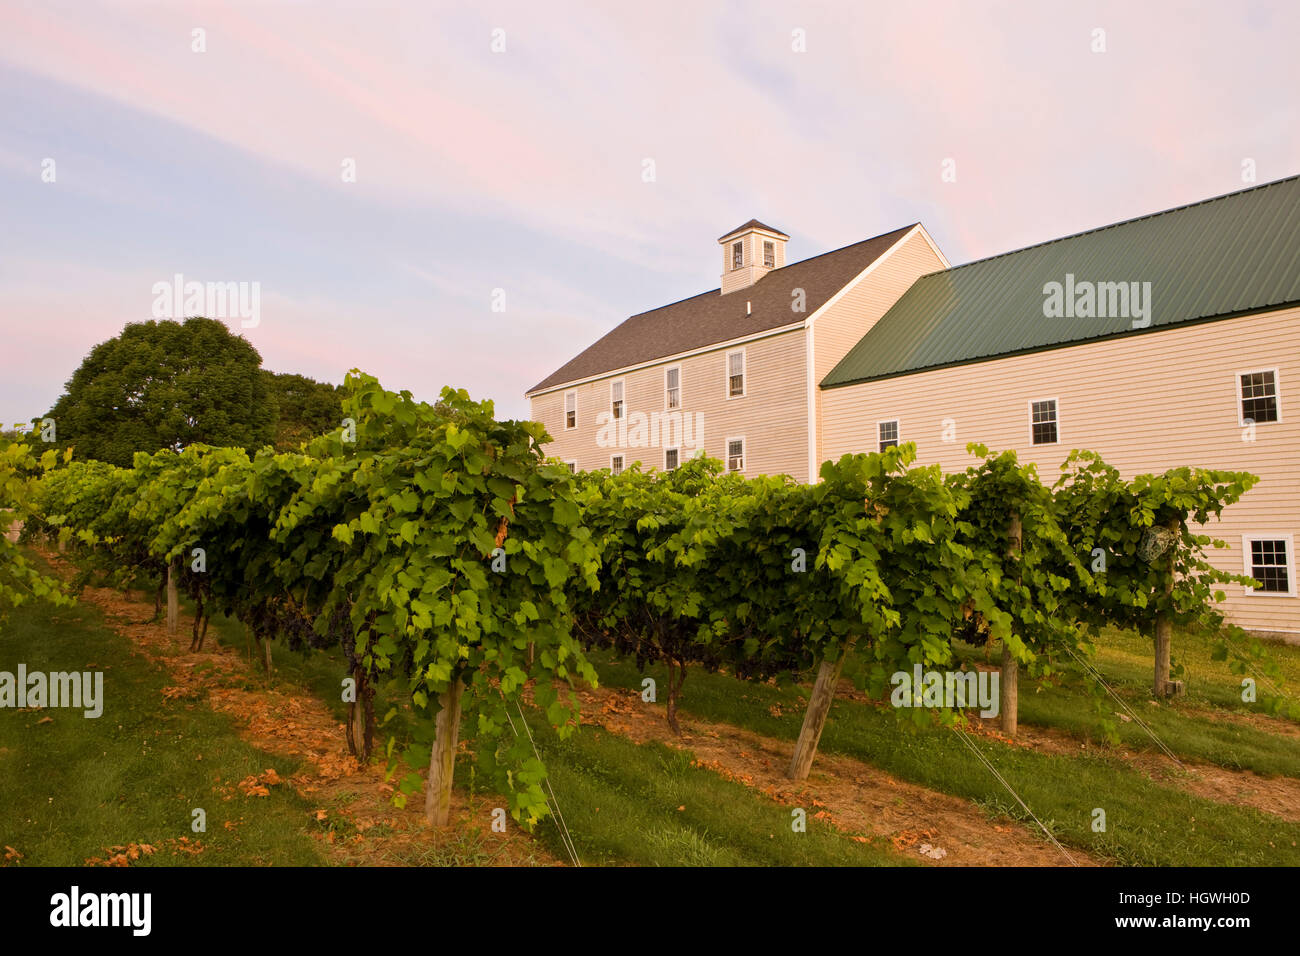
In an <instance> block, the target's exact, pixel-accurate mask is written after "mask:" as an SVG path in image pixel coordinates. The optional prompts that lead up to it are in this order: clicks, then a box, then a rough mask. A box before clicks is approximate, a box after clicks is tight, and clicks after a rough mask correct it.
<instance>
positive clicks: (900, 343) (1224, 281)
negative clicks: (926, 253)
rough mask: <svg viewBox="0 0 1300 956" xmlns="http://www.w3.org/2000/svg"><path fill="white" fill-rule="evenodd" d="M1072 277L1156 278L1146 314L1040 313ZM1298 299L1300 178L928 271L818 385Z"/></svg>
mask: <svg viewBox="0 0 1300 956" xmlns="http://www.w3.org/2000/svg"><path fill="white" fill-rule="evenodd" d="M1067 274H1069V275H1072V276H1073V277H1074V278H1073V283H1074V286H1075V288H1076V289H1078V288H1079V285H1080V283H1083V282H1090V283H1093V284H1094V287H1096V286H1097V285H1098V284H1100V283H1119V282H1124V283H1131V282H1139V283H1146V282H1149V283H1150V284H1151V285H1150V303H1149V304H1150V316H1149V318H1148V319H1145V320H1144V319H1142V318H1135V317H1134V316H1132V315H1122V314H1112V315H1109V316H1088V317H1083V316H1078V315H1073V316H1071V315H1069V314H1067V315H1063V316H1061V317H1059V318H1058V317H1049V316H1047V315H1044V300H1045V298H1046V296H1045V293H1044V286H1045V285H1047V284H1048V283H1051V282H1056V283H1060V284H1061V285H1062V286H1064V285H1065V283H1066V276H1067ZM1130 289H1131V287H1130ZM1139 289H1141V286H1139ZM1296 302H1300V176H1293V177H1291V178H1289V179H1281V180H1278V181H1276V182H1272V183H1266V184H1264V185H1261V186H1255V187H1252V188H1250V189H1245V190H1241V191H1239V192H1235V193H1229V194H1227V195H1225V196H1217V197H1215V198H1213V199H1206V200H1203V201H1201V202H1198V203H1194V204H1192V205H1189V206H1180V207H1178V208H1176V209H1169V210H1165V211H1164V212H1158V213H1153V214H1151V215H1148V216H1143V217H1141V218H1139V219H1130V220H1128V221H1125V222H1121V223H1116V224H1114V225H1110V226H1104V227H1102V228H1100V229H1093V230H1090V231H1088V232H1082V233H1079V234H1077V235H1073V236H1067V237H1065V238H1063V239H1053V240H1052V241H1050V242H1045V243H1041V244H1039V245H1036V246H1030V247H1029V248H1027V249H1020V250H1017V251H1015V252H1007V253H1003V254H1002V255H999V256H994V257H992V258H990V259H981V260H979V261H977V262H970V263H967V264H966V265H962V266H957V267H955V268H952V269H947V270H944V271H942V272H934V273H931V274H930V275H926V276H922V277H921V278H920V279H918V280H917V281H916V282H915V283H913V284H912V287H911V288H910V289H908V290H907V292H905V293H904V294H903V295H902V297H901V298H899V300H898V301H897V302H896V303H894V305H893V307H892V308H891V309H890V310H889V311H888V312H886V313H885V314H884V316H882V317H881V319H880V321H878V322H877V323H876V324H875V325H874V326H872V327H871V329H870V330H869V331H868V332H867V334H866V335H864V336H863V337H862V339H861V340H860V341H859V342H858V344H857V345H855V346H854V347H853V348H852V349H850V350H849V352H848V354H847V355H845V356H844V358H843V359H842V360H840V362H839V364H837V365H836V366H835V368H833V369H831V371H830V374H828V375H827V376H826V378H825V379H823V380H822V383H821V384H822V387H823V388H836V387H839V386H843V385H851V384H853V383H855V382H865V381H870V380H873V379H881V378H889V377H892V376H895V375H906V374H909V373H912V372H920V371H924V370H926V369H934V368H944V367H947V366H953V365H964V364H969V363H971V362H980V361H985V360H987V359H992V358H996V357H999V356H1006V355H1016V354H1023V353H1026V352H1034V351H1039V350H1044V349H1053V348H1061V347H1064V346H1067V345H1072V344H1075V343H1079V342H1087V341H1095V340H1097V339H1102V338H1112V337H1116V336H1121V335H1145V334H1148V333H1150V332H1155V331H1157V330H1159V329H1162V328H1167V327H1169V326H1171V325H1181V324H1186V323H1189V322H1204V321H1209V320H1211V319H1216V318H1226V317H1229V316H1233V315H1242V314H1246V313H1250V312H1258V311H1263V310H1265V309H1274V308H1278V307H1281V306H1284V305H1290V304H1294V303H1296ZM1094 311H1095V310H1094ZM1110 311H1112V312H1118V311H1119V310H1115V309H1112V310H1110ZM1135 321H1137V322H1138V323H1139V325H1138V326H1137V327H1135V326H1134V322H1135ZM1143 321H1146V322H1147V323H1148V324H1146V325H1142V324H1141V323H1142V322H1143Z"/></svg>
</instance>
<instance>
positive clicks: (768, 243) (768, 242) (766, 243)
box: [763, 239, 776, 269]
mask: <svg viewBox="0 0 1300 956" xmlns="http://www.w3.org/2000/svg"><path fill="white" fill-rule="evenodd" d="M769 248H770V249H771V250H772V264H771V265H770V266H769V265H768V264H767V250H768V249H769ZM763 268H764V269H775V268H776V240H775V239H764V240H763Z"/></svg>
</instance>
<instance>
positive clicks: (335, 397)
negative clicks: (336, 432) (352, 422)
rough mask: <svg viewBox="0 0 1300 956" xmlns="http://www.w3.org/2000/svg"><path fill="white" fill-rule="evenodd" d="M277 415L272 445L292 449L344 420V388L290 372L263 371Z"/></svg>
mask: <svg viewBox="0 0 1300 956" xmlns="http://www.w3.org/2000/svg"><path fill="white" fill-rule="evenodd" d="M262 374H263V375H265V376H266V381H267V386H268V388H269V390H270V393H271V396H272V398H273V400H274V403H275V406H276V409H277V413H278V417H277V420H276V423H275V438H274V440H273V442H272V444H274V445H275V450H276V451H294V450H296V449H297V448H298V447H299V446H300V445H301V444H302V443H303V442H305V441H310V440H311V439H313V438H315V437H316V436H317V435H323V434H324V433H325V432H327V431H329V430H331V429H333V428H338V427H339V423H340V422H341V421H342V419H343V389H342V387H341V386H338V385H330V384H328V383H327V382H318V381H316V380H315V379H311V378H307V376H305V375H294V374H293V373H290V372H263V373H262Z"/></svg>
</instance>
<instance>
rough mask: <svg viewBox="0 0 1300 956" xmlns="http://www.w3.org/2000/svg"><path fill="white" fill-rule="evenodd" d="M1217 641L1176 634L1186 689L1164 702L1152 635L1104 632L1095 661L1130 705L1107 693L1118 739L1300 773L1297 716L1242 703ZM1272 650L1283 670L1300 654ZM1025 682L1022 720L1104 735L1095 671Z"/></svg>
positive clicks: (1092, 736) (970, 654)
mask: <svg viewBox="0 0 1300 956" xmlns="http://www.w3.org/2000/svg"><path fill="white" fill-rule="evenodd" d="M1211 640H1212V638H1211V637H1210V636H1209V635H1206V634H1203V633H1188V634H1182V633H1180V634H1178V635H1176V636H1175V638H1174V646H1175V647H1182V648H1183V653H1182V656H1183V659H1184V661H1185V667H1186V670H1187V672H1188V673H1187V677H1186V680H1187V693H1186V696H1185V697H1179V698H1174V699H1171V700H1167V701H1162V702H1158V703H1157V702H1156V701H1155V699H1154V698H1153V697H1152V695H1151V670H1152V665H1151V654H1152V650H1151V642H1150V641H1149V640H1145V639H1143V638H1141V637H1140V635H1135V634H1133V633H1131V632H1127V631H1112V632H1108V633H1107V634H1106V635H1105V636H1104V637H1103V639H1102V643H1101V644H1100V645H1099V647H1098V653H1097V660H1096V661H1095V662H1094V663H1093V666H1094V667H1095V668H1096V669H1097V671H1098V672H1099V674H1100V675H1101V679H1102V680H1104V681H1105V682H1106V684H1107V685H1108V686H1109V687H1110V689H1111V690H1112V691H1114V692H1115V694H1116V695H1117V696H1118V697H1119V698H1120V700H1122V701H1123V702H1124V705H1126V707H1122V706H1121V705H1120V704H1119V703H1118V702H1116V701H1115V700H1114V699H1113V698H1111V697H1110V696H1109V695H1107V696H1106V697H1105V700H1104V702H1105V714H1106V716H1107V717H1109V719H1110V721H1111V723H1112V725H1113V728H1114V731H1115V733H1116V734H1117V736H1118V738H1119V742H1120V743H1121V744H1122V745H1123V746H1124V747H1126V748H1129V749H1136V750H1149V751H1153V752H1159V751H1160V749H1161V748H1160V745H1159V744H1158V743H1157V742H1156V740H1159V741H1160V743H1163V744H1164V745H1165V746H1166V747H1168V748H1169V749H1170V750H1172V751H1173V752H1174V753H1176V754H1178V756H1179V757H1181V758H1184V759H1192V760H1203V761H1205V762H1207V763H1213V764H1218V765H1219V766H1222V767H1227V768H1229V769H1232V770H1253V771H1255V772H1256V773H1261V774H1269V775H1280V776H1287V777H1297V778H1300V738H1298V737H1297V736H1296V735H1295V733H1294V731H1295V729H1296V724H1295V722H1294V721H1290V720H1288V719H1287V718H1285V717H1270V716H1268V715H1266V714H1264V713H1263V712H1262V711H1261V710H1260V708H1259V707H1258V706H1257V705H1252V704H1247V703H1245V702H1243V701H1242V699H1241V683H1240V678H1237V677H1235V676H1234V675H1232V674H1231V673H1230V672H1229V671H1228V669H1227V666H1226V665H1225V664H1224V663H1222V662H1215V661H1211V660H1210V659H1209V655H1210V643H1211ZM1268 651H1269V654H1270V656H1272V657H1273V659H1274V660H1276V661H1277V662H1278V663H1279V664H1280V665H1282V666H1283V669H1284V671H1285V670H1287V669H1289V668H1290V667H1293V666H1294V665H1295V662H1296V661H1297V660H1300V647H1294V646H1290V645H1269V646H1268ZM995 653H996V652H995ZM1144 654H1145V658H1144V657H1143V655H1144ZM957 656H958V659H959V660H965V661H969V662H972V663H980V664H983V663H984V660H985V654H984V652H983V651H982V650H977V649H974V648H969V647H963V646H961V645H958V654H957ZM1021 681H1022V690H1021V693H1020V711H1019V713H1020V721H1021V723H1022V724H1034V725H1037V726H1039V727H1048V728H1052V729H1055V730H1059V731H1063V732H1065V733H1068V734H1071V735H1073V736H1075V737H1078V738H1080V739H1088V740H1101V739H1102V734H1101V729H1100V725H1099V719H1100V717H1099V715H1098V714H1097V713H1096V711H1095V709H1094V705H1093V698H1092V696H1091V694H1090V692H1089V687H1088V686H1085V684H1093V683H1095V682H1094V681H1092V680H1091V678H1084V677H1082V676H1075V675H1067V676H1065V677H1064V678H1063V680H1062V681H1061V682H1059V683H1054V684H1052V685H1044V686H1041V687H1035V686H1034V685H1033V684H1032V683H1030V682H1028V681H1027V680H1026V679H1025V678H1024V677H1023V676H1022V678H1021ZM1126 708H1127V709H1126ZM1237 716H1253V717H1255V718H1258V719H1257V721H1256V722H1255V723H1247V722H1244V721H1239V720H1235V719H1233V718H1234V717H1237ZM1135 718H1136V719H1135ZM1139 721H1140V722H1141V723H1139ZM1142 724H1146V726H1147V728H1150V730H1151V733H1152V734H1154V735H1155V739H1152V736H1151V734H1148V733H1147V731H1146V729H1144V728H1143V727H1142V726H1141V725H1142ZM1270 728H1275V732H1270ZM1288 731H1289V733H1288Z"/></svg>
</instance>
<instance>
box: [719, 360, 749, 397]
mask: <svg viewBox="0 0 1300 956" xmlns="http://www.w3.org/2000/svg"><path fill="white" fill-rule="evenodd" d="M733 355H739V356H740V394H739V395H732V394H731V357H732V356H733ZM722 388H723V394H724V395H726V396H727V400H728V401H730V400H731V399H733V398H744V397H745V396H746V395H748V394H749V356H748V355H746V354H745V350H744V349H728V350H727V358H726V361H725V362H724V363H723V366H722Z"/></svg>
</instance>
